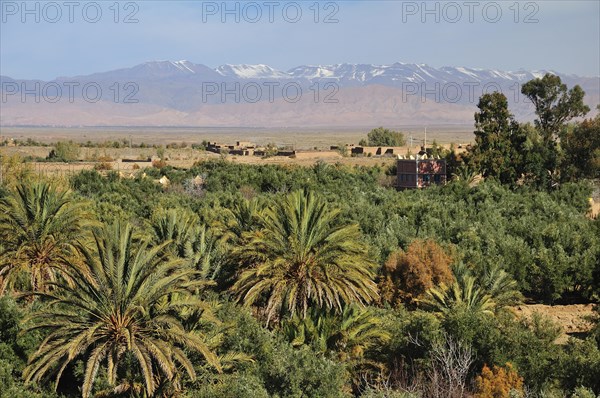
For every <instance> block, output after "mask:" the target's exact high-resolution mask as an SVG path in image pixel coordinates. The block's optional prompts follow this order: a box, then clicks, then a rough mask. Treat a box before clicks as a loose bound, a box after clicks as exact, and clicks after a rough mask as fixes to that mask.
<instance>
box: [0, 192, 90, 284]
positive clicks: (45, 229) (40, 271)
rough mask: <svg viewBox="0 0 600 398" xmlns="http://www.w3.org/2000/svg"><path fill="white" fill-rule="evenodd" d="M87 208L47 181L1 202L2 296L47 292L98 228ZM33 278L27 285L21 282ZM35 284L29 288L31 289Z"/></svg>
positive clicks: (12, 193) (9, 195)
mask: <svg viewBox="0 0 600 398" xmlns="http://www.w3.org/2000/svg"><path fill="white" fill-rule="evenodd" d="M84 206H85V203H84V202H81V201H77V202H75V201H73V199H72V196H71V193H70V192H69V191H67V190H62V189H59V188H57V187H55V186H53V185H51V184H49V183H47V182H25V183H22V184H20V185H17V186H16V187H15V189H14V190H12V191H11V192H9V194H8V195H7V196H6V197H4V198H2V199H1V200H0V240H1V241H2V243H3V244H2V248H0V282H1V283H0V293H2V292H4V291H5V290H6V288H11V289H13V290H29V289H31V290H40V291H45V290H46V283H47V281H55V280H56V276H57V272H58V270H59V269H60V267H61V266H62V265H64V263H65V261H66V260H67V259H68V258H69V257H70V256H71V255H73V246H74V244H75V243H76V241H77V240H78V239H79V238H81V237H82V235H84V232H85V230H86V229H87V228H88V227H89V226H91V225H92V223H93V221H92V216H91V215H90V214H89V213H87V212H86V211H85V210H84ZM23 275H27V276H28V278H27V279H28V282H26V283H25V286H23V284H22V283H21V286H18V285H19V282H18V281H19V279H20V277H21V276H23ZM27 283H29V286H26V284H27Z"/></svg>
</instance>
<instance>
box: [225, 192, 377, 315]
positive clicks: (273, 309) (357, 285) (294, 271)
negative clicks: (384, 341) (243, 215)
mask: <svg viewBox="0 0 600 398" xmlns="http://www.w3.org/2000/svg"><path fill="white" fill-rule="evenodd" d="M338 215H339V211H338V210H329V209H328V206H327V203H326V202H325V201H324V200H323V199H321V198H319V197H317V196H316V195H314V194H313V193H307V192H302V191H296V192H293V193H291V194H289V195H287V196H286V197H284V198H283V199H282V200H279V201H277V202H275V203H274V205H273V206H272V207H270V208H268V209H267V210H265V212H264V214H263V215H262V221H261V223H262V225H263V227H262V228H261V229H260V230H257V231H253V232H250V233H248V235H247V236H248V244H247V245H245V246H243V247H241V248H239V249H238V251H237V255H238V258H239V259H240V261H241V263H242V264H243V265H245V266H246V267H248V268H247V269H245V270H243V271H242V272H241V274H240V276H239V278H238V280H237V281H236V283H235V284H234V286H233V287H232V289H233V291H234V292H236V293H237V295H238V298H239V299H240V300H241V301H243V302H244V303H245V304H246V305H253V304H255V303H257V302H259V301H260V300H261V299H263V298H264V299H265V300H266V308H265V311H266V316H267V324H268V323H269V321H270V319H271V318H272V317H273V316H274V315H276V314H278V315H279V316H282V315H283V314H285V313H289V314H291V315H293V314H295V313H296V312H301V314H302V316H303V317H306V314H307V311H308V308H309V307H311V306H317V307H325V308H335V309H337V310H339V311H341V310H342V308H343V306H344V304H351V303H359V304H364V303H368V302H370V301H372V300H374V299H375V298H377V297H378V294H377V286H376V285H375V283H374V282H373V268H374V264H373V263H372V262H371V261H370V260H369V258H368V255H367V248H366V246H365V245H364V244H363V243H361V241H360V231H359V229H358V225H355V224H353V225H341V224H339V222H337V221H338Z"/></svg>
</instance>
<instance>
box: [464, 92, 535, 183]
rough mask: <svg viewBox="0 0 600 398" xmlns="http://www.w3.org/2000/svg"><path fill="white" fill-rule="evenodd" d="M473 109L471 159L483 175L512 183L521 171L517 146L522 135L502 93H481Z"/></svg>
mask: <svg viewBox="0 0 600 398" xmlns="http://www.w3.org/2000/svg"><path fill="white" fill-rule="evenodd" d="M477 107H478V108H479V112H477V113H475V128H476V129H477V130H476V131H475V145H474V146H473V147H472V149H471V157H472V158H471V159H470V162H473V163H474V164H475V165H476V167H477V168H478V169H479V171H480V172H481V174H482V175H483V176H484V177H493V178H496V179H497V180H498V181H500V182H501V183H503V184H515V183H516V182H517V180H518V179H519V178H520V176H521V174H522V173H523V170H522V167H523V166H522V164H521V163H522V162H521V153H520V149H521V146H522V145H523V141H524V136H523V134H522V133H521V130H520V128H519V125H518V124H517V122H516V121H515V120H514V119H513V115H511V114H510V112H509V110H508V101H507V100H506V97H505V96H504V94H502V93H498V92H494V93H491V94H484V95H483V96H482V97H481V98H480V99H479V103H478V104H477Z"/></svg>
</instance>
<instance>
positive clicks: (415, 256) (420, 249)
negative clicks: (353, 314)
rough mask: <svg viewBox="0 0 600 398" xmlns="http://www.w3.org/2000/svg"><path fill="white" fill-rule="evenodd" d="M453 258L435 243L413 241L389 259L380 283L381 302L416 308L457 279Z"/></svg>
mask: <svg viewBox="0 0 600 398" xmlns="http://www.w3.org/2000/svg"><path fill="white" fill-rule="evenodd" d="M452 261H453V259H452V257H451V256H450V255H449V254H448V253H446V252H445V251H444V249H443V248H442V247H440V245H438V244H437V243H436V242H435V241H434V240H431V239H428V240H421V239H416V240H414V241H413V242H412V243H411V244H410V245H409V247H408V249H407V250H406V251H402V250H399V251H396V252H393V253H392V254H390V256H389V257H388V259H387V261H386V263H385V266H384V269H383V276H382V278H381V281H380V283H379V288H380V293H381V297H382V300H383V301H384V302H388V303H390V304H392V305H394V306H398V305H399V304H400V303H405V304H409V305H411V304H414V303H415V300H416V299H419V298H421V297H422V296H423V295H424V294H425V292H426V291H427V290H428V289H429V288H431V287H434V286H438V285H440V284H442V283H444V284H450V283H451V282H452V280H453V279H454V277H453V275H452V270H451V268H450V265H451V264H452Z"/></svg>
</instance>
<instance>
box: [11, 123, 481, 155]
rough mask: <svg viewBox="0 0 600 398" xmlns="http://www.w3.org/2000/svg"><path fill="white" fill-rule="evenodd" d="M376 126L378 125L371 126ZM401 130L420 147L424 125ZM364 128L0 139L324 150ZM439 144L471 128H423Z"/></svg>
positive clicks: (72, 130)
mask: <svg viewBox="0 0 600 398" xmlns="http://www.w3.org/2000/svg"><path fill="white" fill-rule="evenodd" d="M373 127H378V126H373ZM384 127H387V128H390V129H394V130H397V131H402V132H403V133H404V134H405V136H406V138H407V141H410V137H411V136H412V138H413V145H414V146H417V145H420V144H421V143H422V142H423V140H424V139H425V126H384ZM368 132H369V131H368V129H367V130H365V129H360V128H351V127H340V128H325V129H323V130H319V129H315V128H307V129H287V128H278V129H274V128H215V127H181V128H180V127H164V128H163V127H6V126H1V127H0V137H1V138H2V139H4V138H7V137H8V138H14V139H19V140H26V139H27V138H31V139H33V140H36V141H39V142H43V143H51V142H56V141H62V140H73V141H75V142H81V143H83V142H87V141H92V142H104V141H117V140H118V141H122V140H128V141H129V140H131V141H132V143H133V144H138V145H139V144H140V143H142V142H143V143H145V144H149V145H152V144H168V143H172V142H177V143H181V142H186V143H190V144H191V143H200V142H202V141H203V140H207V141H217V142H221V143H226V144H234V143H235V142H236V141H251V142H254V143H256V144H257V145H266V144H268V143H275V144H277V145H291V146H293V147H294V148H295V149H297V150H307V149H314V148H315V147H316V148H318V149H326V148H329V147H330V146H331V145H340V144H350V143H354V144H358V141H360V140H361V139H362V138H366V136H367V133H368ZM433 140H436V141H437V142H438V143H440V144H450V143H456V144H460V143H463V144H464V143H469V142H472V141H473V140H474V135H473V126H469V125H455V126H453V125H440V126H428V127H427V142H428V143H431V142H432V141H433Z"/></svg>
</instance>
